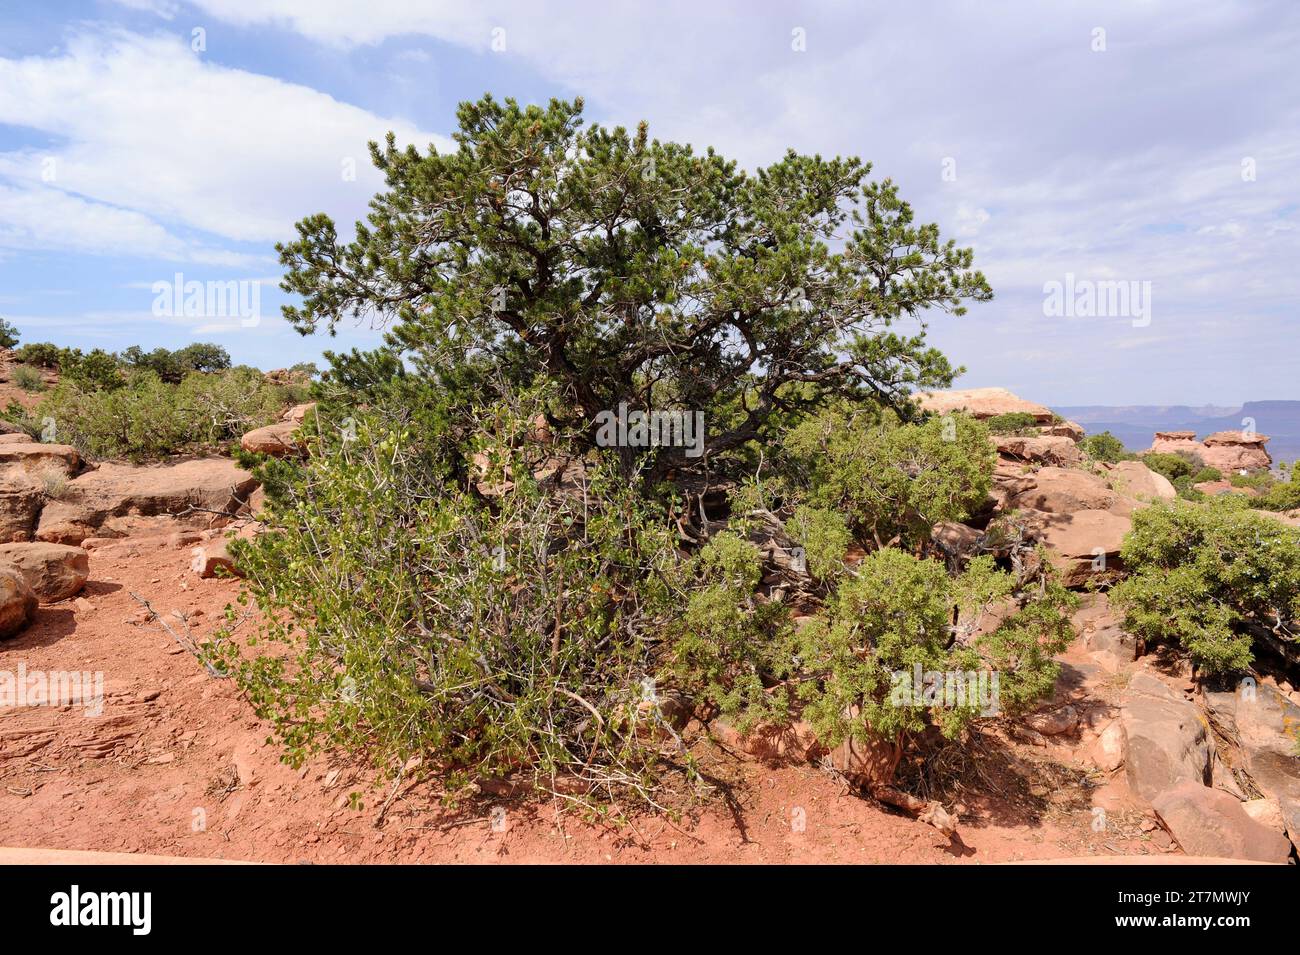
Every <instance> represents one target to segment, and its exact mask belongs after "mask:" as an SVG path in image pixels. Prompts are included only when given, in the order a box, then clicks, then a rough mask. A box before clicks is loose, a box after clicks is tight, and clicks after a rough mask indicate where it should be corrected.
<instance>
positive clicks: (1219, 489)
mask: <svg viewBox="0 0 1300 955" xmlns="http://www.w3.org/2000/svg"><path fill="white" fill-rule="evenodd" d="M1192 487H1194V488H1196V490H1198V491H1200V492H1201V493H1202V494H1204V495H1206V496H1207V497H1218V496H1219V495H1220V494H1240V495H1242V496H1243V497H1254V496H1255V494H1256V491H1255V489H1254V488H1253V487H1237V486H1236V485H1235V484H1233V483H1232V482H1231V481H1201V482H1200V483H1198V484H1193V485H1192Z"/></svg>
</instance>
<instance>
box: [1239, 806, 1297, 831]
mask: <svg viewBox="0 0 1300 955" xmlns="http://www.w3.org/2000/svg"><path fill="white" fill-rule="evenodd" d="M1241 808H1242V809H1244V810H1246V815H1248V816H1250V818H1251V819H1254V820H1255V821H1256V822H1257V823H1259V824H1260V825H1261V826H1267V827H1268V828H1269V829H1272V830H1273V831H1274V832H1281V833H1285V832H1286V818H1285V817H1284V816H1283V815H1282V807H1280V806H1279V805H1278V804H1277V803H1275V802H1274V801H1273V800H1271V799H1247V800H1246V801H1245V802H1243V803H1242V804H1241Z"/></svg>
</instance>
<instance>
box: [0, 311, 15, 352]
mask: <svg viewBox="0 0 1300 955" xmlns="http://www.w3.org/2000/svg"><path fill="white" fill-rule="evenodd" d="M18 336H19V332H18V329H17V328H15V327H14V326H13V325H11V324H10V323H9V322H7V321H5V319H3V318H0V348H14V347H15V346H17V344H18Z"/></svg>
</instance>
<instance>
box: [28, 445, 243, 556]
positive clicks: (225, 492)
mask: <svg viewBox="0 0 1300 955" xmlns="http://www.w3.org/2000/svg"><path fill="white" fill-rule="evenodd" d="M256 487H257V480H256V479H255V478H254V477H253V476H252V475H251V474H249V473H248V472H247V471H244V470H241V469H240V468H239V466H238V465H236V464H235V463H234V462H233V461H231V460H230V459H229V458H196V459H194V460H190V461H182V462H180V463H179V464H161V465H132V464H102V465H100V466H99V468H98V469H96V470H94V471H89V472H87V473H85V474H82V475H80V476H78V477H75V478H73V479H72V480H70V481H69V482H68V483H67V486H66V487H65V489H64V491H63V494H62V495H61V496H60V498H59V499H58V500H52V501H49V502H48V503H47V504H46V505H45V507H44V509H43V510H42V511H41V514H40V520H39V522H38V524H37V526H36V539H37V540H42V541H50V542H52V543H59V544H79V543H81V541H83V540H84V539H85V538H87V537H96V536H100V537H111V536H121V532H120V531H119V532H117V533H116V535H115V533H114V527H115V526H120V527H123V528H125V527H127V526H133V525H134V524H136V523H138V522H139V519H140V518H154V517H166V518H167V521H168V524H169V527H168V529H169V530H175V529H176V523H175V522H176V521H177V520H179V521H180V522H181V523H182V525H183V526H187V527H201V528H206V527H213V526H221V525H223V524H226V523H228V522H229V519H230V517H229V516H230V515H233V514H235V513H236V512H237V511H238V509H239V508H240V507H241V506H242V504H243V502H244V501H245V500H247V498H248V495H249V494H251V493H252V491H253V489H254V488H256ZM190 508H196V509H197V510H193V511H190V510H189V509H190ZM101 529H102V530H103V531H105V532H104V533H97V532H99V531H101Z"/></svg>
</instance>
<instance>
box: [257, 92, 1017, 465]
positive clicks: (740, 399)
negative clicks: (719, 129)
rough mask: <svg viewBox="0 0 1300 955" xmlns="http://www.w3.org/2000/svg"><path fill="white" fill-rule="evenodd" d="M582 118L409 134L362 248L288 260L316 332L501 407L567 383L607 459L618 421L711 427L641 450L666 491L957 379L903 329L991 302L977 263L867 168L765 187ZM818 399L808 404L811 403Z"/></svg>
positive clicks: (299, 246)
mask: <svg viewBox="0 0 1300 955" xmlns="http://www.w3.org/2000/svg"><path fill="white" fill-rule="evenodd" d="M582 109H583V107H582V103H581V101H575V102H562V101H559V100H552V101H551V102H550V103H549V104H548V105H547V106H545V107H539V106H528V107H522V106H520V105H518V104H517V103H516V102H515V101H513V100H507V101H506V102H505V103H498V102H497V101H495V100H494V99H492V98H491V97H490V96H488V97H484V98H483V99H481V100H479V101H478V102H475V103H465V104H462V105H461V107H460V109H459V111H458V120H459V130H458V131H456V132H455V133H454V134H453V135H454V138H455V140H456V142H457V144H458V147H459V148H458V149H456V150H454V151H450V152H446V153H438V152H436V151H430V152H429V153H427V154H422V153H421V152H420V151H419V150H418V149H417V148H416V147H415V146H410V147H408V148H405V149H403V148H399V147H398V146H397V145H396V140H395V138H394V137H393V136H392V135H391V134H390V135H389V136H388V138H387V141H386V143H385V145H384V146H382V147H381V146H379V145H377V144H372V146H371V158H372V160H373V162H374V163H375V165H376V166H377V167H378V169H379V170H380V171H381V172H382V173H383V174H384V177H385V182H386V186H387V190H386V191H385V192H383V193H381V194H379V195H377V196H376V197H374V199H372V201H371V210H372V211H371V213H370V215H369V220H368V222H366V223H359V224H358V227H357V230H356V239H355V241H353V242H351V243H347V244H341V243H340V242H339V239H338V234H337V229H336V227H335V224H334V223H333V221H331V220H330V219H329V217H327V216H325V215H315V216H311V217H309V218H307V219H304V220H302V221H301V222H299V223H298V226H297V229H298V233H299V238H298V240H297V241H294V242H291V243H288V244H285V245H283V246H281V247H280V255H281V262H282V263H283V265H284V266H285V268H286V275H285V280H284V284H285V287H286V289H287V290H289V291H291V292H295V293H297V294H298V295H300V296H301V297H302V305H301V306H289V307H286V309H285V317H286V318H287V319H288V321H289V322H290V323H291V324H292V325H294V326H295V327H296V328H298V329H299V330H300V331H302V332H304V333H307V332H311V331H314V330H316V329H317V328H325V329H327V330H329V331H330V332H333V331H334V329H335V327H336V326H337V324H338V323H339V322H340V321H344V320H348V319H355V318H358V317H363V316H368V315H376V314H379V315H383V316H384V317H385V318H391V319H393V322H392V324H391V325H390V326H389V327H390V332H389V335H388V342H389V344H390V345H391V346H392V347H393V348H395V349H398V350H400V351H401V352H402V353H403V354H404V356H406V355H409V356H410V360H411V362H412V364H413V365H414V366H415V368H416V370H417V371H421V372H423V371H425V370H427V369H429V368H433V367H439V368H446V367H448V366H459V367H462V368H467V367H469V366H470V365H475V366H476V367H475V375H476V377H477V378H478V380H479V382H480V387H481V388H482V389H483V390H482V395H483V397H484V399H485V400H487V399H489V398H491V397H493V396H496V397H505V396H506V395H508V394H509V393H510V391H511V390H512V389H514V388H518V387H524V386H529V385H532V384H534V383H537V382H539V381H547V382H549V383H550V384H552V385H553V386H554V390H555V393H556V394H557V395H560V396H563V400H562V401H560V402H557V403H556V404H555V405H553V406H552V407H550V408H548V409H547V412H548V414H549V415H550V417H551V418H552V423H553V424H554V425H556V426H558V427H561V428H563V429H564V430H566V431H568V432H571V433H572V434H573V435H574V440H575V441H576V442H577V443H578V444H579V446H580V447H582V448H585V449H590V448H591V447H592V446H593V445H594V444H595V432H594V429H593V428H592V427H591V425H592V423H593V422H594V421H595V420H596V416H597V415H599V414H600V413H601V412H604V411H608V410H610V409H614V408H617V407H619V405H620V403H621V402H627V404H628V406H629V407H631V408H666V407H674V408H679V409H687V410H690V411H699V412H702V413H703V414H704V416H705V421H706V426H707V428H708V437H707V442H706V445H707V455H706V458H705V459H702V460H701V459H693V458H691V457H688V456H687V455H686V452H685V450H684V449H683V448H679V447H658V448H654V449H647V450H638V449H622V451H623V453H622V454H621V455H620V465H621V467H622V469H623V470H624V471H625V473H627V472H629V471H631V470H637V469H641V468H644V469H646V470H648V471H649V476H650V480H649V481H648V482H647V487H648V488H653V487H655V486H656V485H657V484H658V483H659V481H660V479H662V478H663V477H665V476H666V475H667V474H668V473H669V472H671V471H673V470H679V471H680V470H682V469H686V468H702V467H704V466H705V465H709V466H711V468H712V470H713V473H717V472H718V469H719V467H720V464H721V462H719V461H718V460H716V459H719V458H723V459H725V457H726V456H727V455H728V454H729V453H730V452H733V451H736V450H737V449H740V448H742V447H743V446H745V445H747V444H748V443H749V442H751V441H754V440H755V439H768V440H770V438H771V433H770V428H769V425H770V424H771V422H773V421H774V420H776V419H778V418H781V417H782V416H783V415H786V414H789V413H792V412H794V413H798V412H809V411H815V410H816V409H818V408H819V407H821V406H823V405H824V404H825V403H826V402H827V401H828V400H829V399H830V398H832V397H836V396H854V397H857V398H863V397H865V396H883V397H884V398H886V399H888V400H889V401H891V402H893V403H895V404H902V403H903V402H904V401H905V400H906V396H907V394H908V392H909V391H910V389H911V388H913V387H916V386H920V387H942V386H945V385H947V384H948V383H950V382H951V380H952V376H953V369H952V368H951V367H950V366H949V364H948V362H947V361H946V360H945V359H944V357H943V356H942V355H941V354H940V353H939V352H938V351H936V350H935V349H933V348H930V347H929V346H928V345H927V343H926V339H925V335H924V332H923V331H921V332H918V333H916V334H908V335H903V334H899V333H898V332H896V331H895V330H894V326H895V325H896V323H898V322H899V321H900V320H904V319H911V318H922V319H924V317H925V315H926V313H928V312H931V311H947V312H951V313H953V314H961V313H962V312H963V311H964V307H965V303H966V302H967V301H971V300H974V301H985V300H988V299H989V298H991V295H992V293H991V291H990V290H989V288H988V284H987V282H986V281H985V279H984V276H983V275H982V274H981V273H979V272H978V271H974V270H972V268H971V263H972V254H971V252H970V250H969V249H962V248H958V247H957V246H956V245H955V243H954V242H952V241H951V240H949V241H943V240H942V239H941V238H940V235H939V230H938V228H937V227H936V226H934V225H922V224H917V223H915V222H914V221H913V211H912V208H911V207H910V206H909V205H908V204H907V203H906V202H905V201H903V200H902V198H901V197H900V196H899V194H898V190H897V187H896V186H895V185H894V184H893V183H892V182H890V181H889V180H885V181H883V182H872V181H870V180H869V179H868V178H867V177H868V173H869V170H870V167H869V166H867V165H866V164H864V163H862V162H861V161H860V160H859V159H856V158H847V159H845V158H837V159H829V160H828V159H823V158H821V157H819V156H801V155H798V154H796V153H794V152H793V151H791V152H790V153H788V154H787V155H786V156H785V157H784V158H783V159H781V160H780V161H778V162H777V163H775V164H773V165H771V166H769V167H767V168H764V169H760V170H758V171H757V172H755V173H752V174H750V173H746V172H742V171H740V170H739V169H738V168H737V165H736V163H735V162H733V161H730V160H727V159H725V158H723V157H722V156H720V155H718V154H717V153H715V152H714V151H713V150H709V151H708V152H706V153H705V154H704V155H696V154H695V152H694V151H693V150H692V149H691V147H689V146H686V145H682V144H678V143H672V142H660V141H658V140H652V139H650V138H649V135H648V133H647V130H646V127H645V126H644V124H642V125H641V126H640V127H638V128H637V129H636V130H635V131H634V132H629V131H628V130H626V129H624V128H622V127H618V128H615V129H612V130H611V129H605V128H602V127H600V126H590V127H585V126H584V120H583V118H582ZM792 385H799V386H801V387H799V388H792V387H790V386H792Z"/></svg>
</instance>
